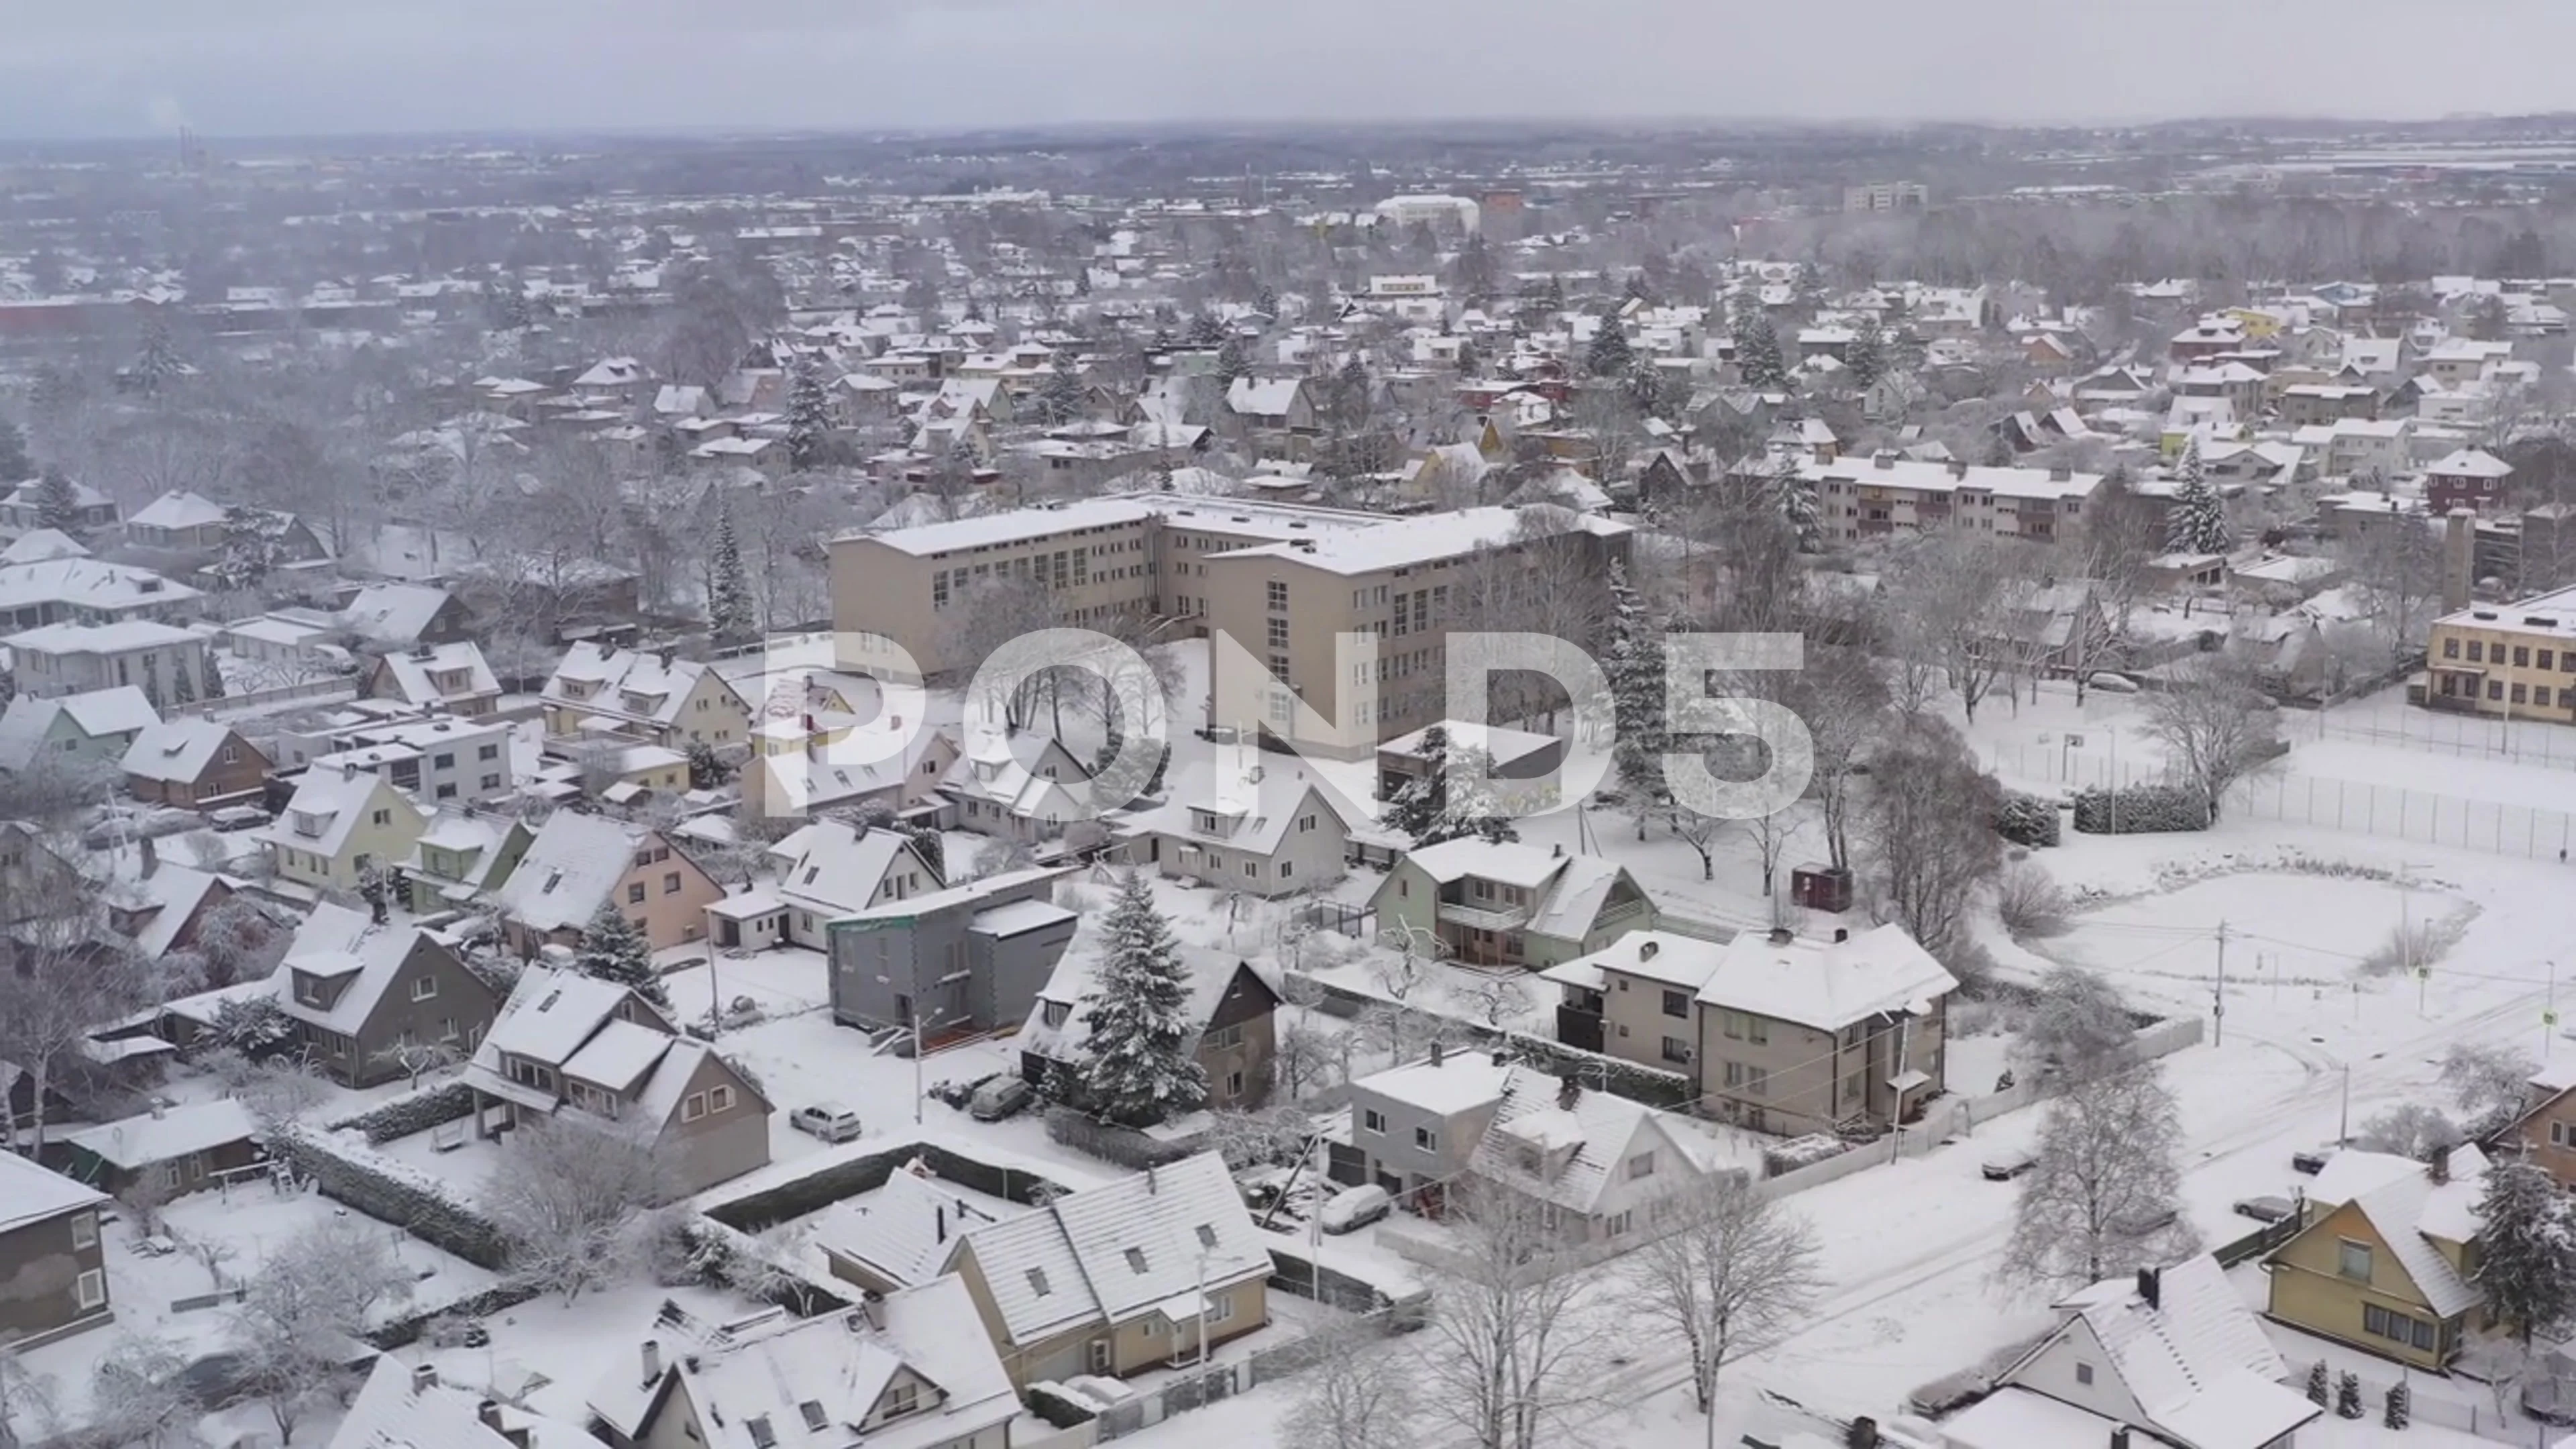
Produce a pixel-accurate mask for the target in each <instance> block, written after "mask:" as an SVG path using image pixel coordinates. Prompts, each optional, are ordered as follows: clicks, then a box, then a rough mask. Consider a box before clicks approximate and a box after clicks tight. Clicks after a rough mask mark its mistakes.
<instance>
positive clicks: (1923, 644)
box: [1889, 529, 2029, 721]
mask: <svg viewBox="0 0 2576 1449" xmlns="http://www.w3.org/2000/svg"><path fill="white" fill-rule="evenodd" d="M2014 547H2015V545H2013V544H2012V543H2010V542H2008V541H2004V540H1998V539H1994V538H1990V537H1987V536H1985V535H1983V534H1971V533H1968V532H1966V531H1964V530H1958V529H1952V530H1948V531H1944V532H1941V533H1934V534H1926V535H1925V536H1923V537H1922V538H1920V539H1918V540H1916V541H1915V542H1914V543H1913V544H1912V545H1911V546H1910V547H1908V548H1907V549H1906V550H1905V552H1904V553H1903V554H1901V555H1900V556H1899V557H1898V558H1897V559H1896V560H1895V562H1894V565H1893V566H1892V568H1891V569H1890V575H1891V582H1892V584H1893V588H1892V591H1891V597H1890V599H1889V605H1890V607H1891V609H1893V610H1894V611H1895V617H1896V618H1899V619H1902V620H1904V621H1905V623H1906V627H1905V629H1904V631H1903V632H1902V633H1901V634H1900V635H1899V637H1898V639H1897V640H1896V641H1894V642H1896V643H1897V644H1898V646H1899V648H1900V657H1901V658H1910V659H1912V660H1913V662H1914V667H1917V668H1919V667H1921V665H1922V664H1923V663H1925V662H1930V663H1934V664H1937V665H1938V666H1939V667H1940V670H1941V676H1942V679H1943V681H1944V682H1946V683H1947V684H1948V685H1949V686H1950V689H1951V690H1952V692H1954V693H1956V694H1957V695H1958V696H1959V703H1960V705H1961V706H1962V707H1964V708H1965V709H1966V710H1967V712H1968V718H1969V719H1970V720H1971V721H1973V720H1975V719H1976V717H1977V706H1978V704H1980V703H1981V702H1983V701H1984V699H1985V697H1986V695H1987V693H1988V692H1989V691H1991V690H1992V689H1993V688H1994V686H1995V685H1996V683H1997V682H1999V681H2000V680H2002V679H2003V677H2004V674H2005V672H2006V671H2007V670H2008V669H2010V668H2011V667H2012V658H2013V655H2012V650H2011V649H2010V648H2009V647H2007V644H2006V640H2007V636H2008V635H2009V634H2010V632H2011V631H2010V626H2009V614H2010V603H2011V600H2012V597H2013V595H2014V592H2015V589H2016V587H2017V586H2018V585H2019V584H2020V583H2021V578H2020V575H2021V572H2022V570H2023V568H2024V567H2025V566H2026V565H2027V563H2028V562H2029V561H2028V560H2026V559H2019V558H2016V557H2014V556H2013V554H2012V552H2011V550H2012V549H2013V548H2014Z"/></svg>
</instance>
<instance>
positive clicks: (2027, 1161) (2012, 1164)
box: [1977, 1147, 2039, 1182]
mask: <svg viewBox="0 0 2576 1449" xmlns="http://www.w3.org/2000/svg"><path fill="white" fill-rule="evenodd" d="M2038 1165H2039V1154H2038V1153H2035V1152H2032V1151H2031V1150H2029V1149H2028V1148H2019V1147H2017V1148H2012V1149H2009V1150H2006V1151H2003V1152H1998V1153H1996V1154H1995V1155H1994V1156H1992V1157H1989V1158H1987V1159H1986V1160H1985V1161H1984V1162H1983V1163H1980V1164H1979V1165H1978V1167H1977V1171H1978V1172H1980V1173H1982V1174H1984V1176H1985V1179H1986V1181H1988V1182H2010V1181H2012V1180H2013V1179H2014V1178H2016V1177H2019V1176H2021V1175H2022V1174H2023V1173H2025V1172H2028V1171H2030V1170H2031V1169H2032V1168H2034V1167H2036V1166H2038Z"/></svg>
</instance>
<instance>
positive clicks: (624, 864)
mask: <svg viewBox="0 0 2576 1449" xmlns="http://www.w3.org/2000/svg"><path fill="white" fill-rule="evenodd" d="M652 838H653V831H652V830H651V829H650V828H649V827H646V826H642V825H633V824H629V823H627V822H625V821H622V820H611V819H609V818H608V817H607V816H605V815H587V814H584V813H582V812H581V811H578V810H558V811H556V812H555V813H554V814H552V815H549V816H547V817H546V823H545V824H543V825H540V826H538V827H537V835H536V839H534V840H532V841H530V842H529V843H528V849H527V853H526V854H525V855H523V856H521V857H520V858H519V867H518V869H516V870H514V871H512V872H510V878H509V879H508V880H506V881H504V882H502V884H501V888H500V890H498V891H497V892H495V893H494V894H493V898H492V899H493V904H494V906H496V907H497V908H498V909H499V910H500V911H501V913H502V914H503V915H505V916H507V917H509V918H510V919H512V920H514V921H517V922H519V923H520V924H521V925H524V926H526V927H528V928H529V929H531V930H535V931H557V930H565V929H573V930H578V929H580V928H581V927H583V926H586V925H588V924H589V923H590V918H591V917H592V916H593V915H594V914H596V913H597V912H598V910H599V907H600V903H601V902H603V901H606V900H607V899H608V898H609V892H610V891H612V890H613V889H615V887H616V885H617V882H618V881H619V880H620V879H621V878H623V877H624V876H625V874H626V872H627V871H628V869H630V868H631V866H632V864H633V862H634V859H635V852H636V850H637V849H638V848H639V847H642V846H643V845H644V844H645V843H646V842H647V841H649V840H650V839H652Z"/></svg>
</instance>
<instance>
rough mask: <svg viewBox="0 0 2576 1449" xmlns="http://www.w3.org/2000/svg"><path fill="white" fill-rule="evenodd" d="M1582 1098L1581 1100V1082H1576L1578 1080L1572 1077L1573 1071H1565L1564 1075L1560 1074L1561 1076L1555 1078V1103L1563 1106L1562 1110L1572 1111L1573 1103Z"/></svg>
mask: <svg viewBox="0 0 2576 1449" xmlns="http://www.w3.org/2000/svg"><path fill="white" fill-rule="evenodd" d="M1582 1100H1583V1084H1582V1083H1581V1082H1578V1081H1576V1080H1575V1079H1574V1075H1573V1073H1571V1072H1569V1073H1567V1074H1566V1075H1564V1076H1562V1077H1559V1078H1557V1081H1556V1105H1557V1106H1559V1107H1561V1108H1563V1109H1564V1110H1566V1111H1569V1112H1571V1111H1573V1110H1574V1104H1575V1103H1577V1102H1580V1101H1582Z"/></svg>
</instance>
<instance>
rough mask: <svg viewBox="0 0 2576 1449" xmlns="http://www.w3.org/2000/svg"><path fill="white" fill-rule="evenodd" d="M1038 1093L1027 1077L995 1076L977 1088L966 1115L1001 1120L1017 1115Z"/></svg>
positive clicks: (984, 1119)
mask: <svg viewBox="0 0 2576 1449" xmlns="http://www.w3.org/2000/svg"><path fill="white" fill-rule="evenodd" d="M1036 1095H1037V1094H1036V1093H1035V1092H1032V1091H1031V1090H1029V1084H1028V1079H1027V1078H1025V1077H1011V1076H1001V1077H995V1078H993V1079H992V1080H991V1081H989V1082H986V1083H985V1084H984V1085H982V1086H980V1087H977V1088H976V1089H975V1095H974V1096H973V1097H971V1098H969V1099H968V1100H967V1103H966V1115H967V1116H969V1117H972V1118H974V1119H975V1120H976V1121H978V1122H999V1121H1001V1120H1002V1119H1003V1118H1005V1117H1009V1116H1014V1115H1016V1114H1017V1113H1018V1112H1019V1111H1020V1109H1022V1108H1024V1107H1026V1106H1028V1105H1029V1102H1030V1100H1031V1099H1032V1098H1034V1097H1035V1096H1036Z"/></svg>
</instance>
